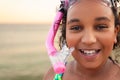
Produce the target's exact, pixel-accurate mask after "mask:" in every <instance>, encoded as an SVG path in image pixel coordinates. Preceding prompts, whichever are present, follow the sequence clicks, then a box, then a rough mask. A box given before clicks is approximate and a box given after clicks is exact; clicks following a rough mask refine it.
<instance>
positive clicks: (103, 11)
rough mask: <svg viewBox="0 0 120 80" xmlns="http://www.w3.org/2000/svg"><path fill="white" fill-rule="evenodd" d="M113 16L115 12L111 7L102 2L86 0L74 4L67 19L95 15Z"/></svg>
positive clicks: (93, 16)
mask: <svg viewBox="0 0 120 80" xmlns="http://www.w3.org/2000/svg"><path fill="white" fill-rule="evenodd" d="M103 16H104V17H111V18H113V17H114V16H113V12H112V9H111V8H110V7H107V6H104V5H102V4H99V3H96V2H92V1H87V0H84V1H83V2H77V3H74V5H72V6H71V7H70V8H69V9H68V12H67V20H69V19H71V18H90V19H91V18H95V17H103Z"/></svg>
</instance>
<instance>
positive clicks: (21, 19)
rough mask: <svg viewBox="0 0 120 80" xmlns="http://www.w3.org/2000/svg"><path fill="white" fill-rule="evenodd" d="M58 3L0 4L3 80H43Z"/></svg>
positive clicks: (1, 0)
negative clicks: (49, 31)
mask: <svg viewBox="0 0 120 80" xmlns="http://www.w3.org/2000/svg"><path fill="white" fill-rule="evenodd" d="M57 5H59V0H47V1H46V0H0V80H42V78H43V75H44V74H45V72H46V71H47V70H48V68H49V66H50V65H51V63H50V60H49V57H48V55H47V51H46V47H45V39H46V36H47V33H48V30H49V28H50V26H51V23H52V21H53V19H54V16H55V14H56V6H57Z"/></svg>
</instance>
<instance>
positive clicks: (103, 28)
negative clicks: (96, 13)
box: [95, 24, 108, 31]
mask: <svg viewBox="0 0 120 80" xmlns="http://www.w3.org/2000/svg"><path fill="white" fill-rule="evenodd" d="M107 28H108V26H107V25H106V24H100V25H96V26H95V29H96V30H98V31H103V30H106V29H107Z"/></svg>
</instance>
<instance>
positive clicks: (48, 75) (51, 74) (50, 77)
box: [43, 67, 55, 80]
mask: <svg viewBox="0 0 120 80" xmlns="http://www.w3.org/2000/svg"><path fill="white" fill-rule="evenodd" d="M54 76H55V73H54V70H53V68H52V67H50V68H49V70H48V71H47V72H46V74H45V75H44V78H43V80H53V78H54Z"/></svg>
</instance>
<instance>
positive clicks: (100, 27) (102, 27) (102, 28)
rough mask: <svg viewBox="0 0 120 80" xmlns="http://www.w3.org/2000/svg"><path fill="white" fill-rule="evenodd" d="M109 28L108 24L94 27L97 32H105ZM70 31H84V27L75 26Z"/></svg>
mask: <svg viewBox="0 0 120 80" xmlns="http://www.w3.org/2000/svg"><path fill="white" fill-rule="evenodd" d="M107 28H108V25H106V24H98V25H95V27H94V29H95V30H96V31H104V30H106V29H107ZM70 30H71V31H74V32H79V31H82V30H83V27H82V26H79V25H74V26H72V27H70Z"/></svg>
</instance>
